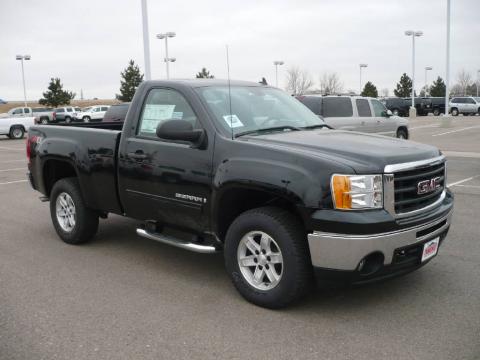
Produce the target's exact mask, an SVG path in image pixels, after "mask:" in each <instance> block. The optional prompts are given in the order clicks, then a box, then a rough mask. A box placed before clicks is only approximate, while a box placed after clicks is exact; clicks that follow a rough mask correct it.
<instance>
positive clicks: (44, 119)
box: [40, 118, 48, 125]
mask: <svg viewBox="0 0 480 360" xmlns="http://www.w3.org/2000/svg"><path fill="white" fill-rule="evenodd" d="M40 122H41V123H42V124H43V125H47V124H48V119H47V118H42V119H41V121H40Z"/></svg>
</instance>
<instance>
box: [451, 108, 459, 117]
mask: <svg viewBox="0 0 480 360" xmlns="http://www.w3.org/2000/svg"><path fill="white" fill-rule="evenodd" d="M452 116H458V109H455V108H453V109H452Z"/></svg>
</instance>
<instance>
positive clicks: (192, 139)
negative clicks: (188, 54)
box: [27, 80, 453, 308]
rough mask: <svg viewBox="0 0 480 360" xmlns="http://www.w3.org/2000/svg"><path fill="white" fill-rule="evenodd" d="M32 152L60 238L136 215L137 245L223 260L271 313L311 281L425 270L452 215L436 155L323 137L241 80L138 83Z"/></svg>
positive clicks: (78, 238) (364, 139) (47, 134)
mask: <svg viewBox="0 0 480 360" xmlns="http://www.w3.org/2000/svg"><path fill="white" fill-rule="evenodd" d="M82 125H83V124H82ZM27 156H28V168H29V179H30V182H31V185H32V186H33V188H34V189H36V190H38V191H40V192H41V193H42V194H43V196H42V198H43V200H46V201H47V200H49V201H50V213H51V218H52V221H53V225H54V227H55V230H56V231H57V233H58V235H59V236H60V238H61V239H62V240H63V241H65V242H67V243H70V244H79V243H82V242H85V241H87V240H90V239H91V238H92V237H93V236H94V235H95V233H96V231H97V228H98V225H99V218H106V217H107V215H108V214H109V213H113V214H120V215H123V216H127V217H130V218H134V219H137V220H138V221H139V226H138V228H137V234H138V235H140V236H143V237H147V238H149V239H153V240H157V241H160V242H164V243H168V244H170V245H174V246H178V247H181V248H184V249H188V250H191V251H196V252H199V253H213V252H217V251H223V253H224V258H225V265H226V269H227V272H228V274H229V276H230V277H231V279H232V281H233V283H234V285H235V286H236V288H237V289H238V291H239V292H240V293H241V294H242V295H243V296H244V297H245V298H246V299H247V300H249V301H251V302H253V303H255V304H258V305H261V306H265V307H269V308H279V307H282V306H286V305H288V304H290V303H291V302H293V301H294V300H296V299H298V298H300V297H301V296H302V295H304V294H305V293H306V292H307V291H308V289H309V287H310V285H311V284H313V281H312V280H314V276H316V278H317V280H320V281H321V282H324V281H327V280H333V281H335V282H338V283H342V284H344V283H365V282H371V281H375V280H378V279H384V278H387V277H391V276H395V275H400V274H405V273H407V272H410V271H412V270H415V269H417V268H419V267H421V266H422V265H424V264H426V263H427V262H428V261H430V259H431V258H432V257H433V256H435V255H436V254H437V250H438V248H439V245H440V244H441V243H442V241H443V240H444V239H445V237H446V235H447V232H448V229H449V227H450V221H451V216H452V210H453V196H452V194H451V192H450V191H449V190H448V189H447V187H446V179H445V175H446V173H445V171H446V164H445V158H444V157H443V156H442V154H441V152H440V151H439V150H438V149H436V148H435V147H432V146H428V145H423V144H418V143H415V142H410V141H406V140H400V139H392V138H387V137H383V136H377V135H365V134H361V133H355V132H344V131H339V130H331V129H329V127H328V126H327V125H325V123H324V122H323V121H322V120H321V119H319V118H318V117H317V116H315V115H314V114H313V113H312V112H311V111H310V110H308V109H307V108H306V107H305V106H304V105H302V104H301V103H300V102H299V101H297V100H296V99H295V98H292V97H291V96H288V95H287V94H286V93H284V92H283V91H281V90H278V89H275V88H272V87H269V86H262V85H259V84H256V83H249V82H240V81H232V82H231V83H229V82H227V81H222V80H175V81H147V82H144V83H143V84H142V85H141V86H140V87H139V88H138V90H137V92H136V94H135V97H134V99H133V102H132V104H131V106H130V108H129V110H128V113H127V117H126V120H125V123H124V124H118V123H114V124H108V123H99V124H85V125H83V126H69V127H65V126H41V125H40V126H34V127H32V128H30V131H29V134H28V139H27Z"/></svg>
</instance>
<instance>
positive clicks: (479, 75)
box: [477, 70, 480, 97]
mask: <svg viewBox="0 0 480 360" xmlns="http://www.w3.org/2000/svg"><path fill="white" fill-rule="evenodd" d="M478 83H480V70H477V97H478Z"/></svg>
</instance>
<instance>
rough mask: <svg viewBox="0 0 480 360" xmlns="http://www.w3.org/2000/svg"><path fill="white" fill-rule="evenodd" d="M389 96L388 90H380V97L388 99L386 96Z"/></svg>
mask: <svg viewBox="0 0 480 360" xmlns="http://www.w3.org/2000/svg"><path fill="white" fill-rule="evenodd" d="M389 94H390V92H389V90H388V88H383V89H382V90H380V95H381V96H383V97H388V95H389Z"/></svg>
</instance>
